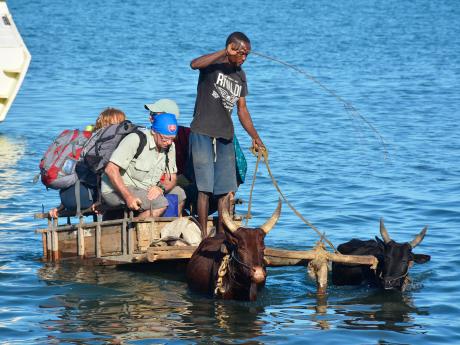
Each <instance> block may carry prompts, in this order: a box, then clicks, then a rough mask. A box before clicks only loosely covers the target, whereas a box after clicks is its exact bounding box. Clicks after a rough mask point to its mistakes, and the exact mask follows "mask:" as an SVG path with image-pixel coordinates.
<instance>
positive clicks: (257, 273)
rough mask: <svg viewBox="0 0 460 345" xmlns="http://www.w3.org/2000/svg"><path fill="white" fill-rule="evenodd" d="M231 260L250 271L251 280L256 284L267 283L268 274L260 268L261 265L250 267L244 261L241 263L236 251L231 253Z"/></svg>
mask: <svg viewBox="0 0 460 345" xmlns="http://www.w3.org/2000/svg"><path fill="white" fill-rule="evenodd" d="M230 260H233V261H235V262H236V263H237V264H238V265H240V266H242V267H244V268H246V269H247V270H248V271H249V274H250V277H251V280H252V281H253V282H254V283H256V284H261V283H263V282H265V279H266V278H267V273H266V272H265V269H264V268H263V267H262V266H260V265H257V266H250V265H248V264H246V263H244V262H243V261H241V260H240V259H239V258H238V254H237V253H236V250H232V252H231V253H230Z"/></svg>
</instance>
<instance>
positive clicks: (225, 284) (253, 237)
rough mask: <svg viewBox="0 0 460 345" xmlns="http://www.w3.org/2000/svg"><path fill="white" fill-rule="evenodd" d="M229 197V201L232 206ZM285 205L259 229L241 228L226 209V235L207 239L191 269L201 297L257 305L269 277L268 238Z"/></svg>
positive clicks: (190, 282) (193, 285)
mask: <svg viewBox="0 0 460 345" xmlns="http://www.w3.org/2000/svg"><path fill="white" fill-rule="evenodd" d="M228 200H229V196H227V197H226V203H227V205H228ZM280 213H281V201H278V207H277V208H276V210H275V212H274V213H273V215H272V216H271V218H270V219H269V220H268V221H267V222H266V223H265V224H264V225H262V226H261V227H259V228H243V227H238V226H237V225H236V224H235V223H234V222H233V221H232V219H231V217H230V214H229V212H228V207H224V212H223V221H224V224H225V228H226V229H225V232H224V234H217V235H216V236H214V237H208V238H206V239H204V240H203V241H202V242H201V243H200V245H199V246H198V248H197V249H196V250H195V252H194V253H193V255H192V257H191V259H190V261H189V263H188V265H187V283H188V285H189V287H190V288H191V289H192V290H194V291H196V292H200V293H205V294H208V295H213V296H216V297H220V298H223V299H237V300H249V301H255V300H256V299H257V290H258V288H260V287H262V286H263V285H264V284H265V279H266V276H267V273H266V270H265V262H264V250H265V244H264V238H265V235H266V234H268V232H269V231H270V230H271V229H272V228H273V226H274V225H275V223H276V222H277V221H278V219H279V216H280Z"/></svg>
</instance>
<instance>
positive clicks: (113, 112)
mask: <svg viewBox="0 0 460 345" xmlns="http://www.w3.org/2000/svg"><path fill="white" fill-rule="evenodd" d="M124 120H126V115H125V113H124V112H123V111H121V110H120V109H117V108H111V107H108V108H105V109H104V110H103V111H102V112H101V113H100V114H99V116H98V117H97V119H96V124H95V126H94V131H96V130H98V129H101V128H104V127H107V126H110V125H116V124H118V123H121V122H123V121H124ZM77 169H78V168H77ZM83 170H84V171H83V172H82V173H83V174H84V175H85V176H80V172H79V171H78V170H77V174H79V178H80V179H82V180H83V181H81V182H80V193H79V194H80V209H82V210H84V209H87V208H89V207H91V206H92V205H93V202H94V201H96V200H97V195H96V193H97V188H96V187H97V186H96V181H97V178H96V176H95V175H94V174H93V173H91V171H90V170H89V169H83ZM75 187H76V185H73V186H70V187H68V188H65V189H61V190H59V197H60V199H61V204H60V205H59V206H58V207H55V208H53V209H51V210H50V211H49V215H50V217H52V218H57V217H58V215H59V212H60V211H63V210H68V211H75V210H76V209H77V198H76V192H75Z"/></svg>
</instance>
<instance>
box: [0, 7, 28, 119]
mask: <svg viewBox="0 0 460 345" xmlns="http://www.w3.org/2000/svg"><path fill="white" fill-rule="evenodd" d="M30 59H31V56H30V53H29V51H28V50H27V47H26V45H25V44H24V41H23V40H22V37H21V35H20V34H19V31H18V30H17V28H16V25H15V24H14V21H13V18H12V17H11V14H10V12H9V11H8V7H7V6H6V2H4V1H2V0H0V122H1V121H3V120H4V119H5V117H6V114H7V113H8V110H9V109H10V107H11V104H12V103H13V101H14V99H15V97H16V94H17V93H18V91H19V88H20V87H21V84H22V81H23V80H24V77H25V75H26V73H27V69H28V68H29V64H30Z"/></svg>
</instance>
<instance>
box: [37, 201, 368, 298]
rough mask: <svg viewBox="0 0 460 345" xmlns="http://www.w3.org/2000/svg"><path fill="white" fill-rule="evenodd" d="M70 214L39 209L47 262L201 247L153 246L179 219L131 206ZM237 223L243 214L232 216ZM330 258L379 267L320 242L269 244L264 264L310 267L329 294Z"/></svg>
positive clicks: (166, 257) (121, 261) (154, 258)
mask: <svg viewBox="0 0 460 345" xmlns="http://www.w3.org/2000/svg"><path fill="white" fill-rule="evenodd" d="M85 216H92V217H93V221H92V222H85ZM63 217H65V218H67V222H66V224H62V225H59V224H58V221H59V219H52V218H50V216H49V214H48V213H36V214H35V218H36V219H47V220H48V227H47V228H45V229H38V230H36V233H38V234H40V235H41V236H42V244H43V257H42V259H43V261H49V262H64V261H73V262H77V263H79V264H83V265H126V264H136V263H152V264H154V263H158V262H165V263H168V262H170V263H171V264H173V263H175V262H178V260H185V261H187V260H188V259H190V257H191V256H192V254H193V252H194V251H195V249H196V248H197V246H191V245H166V243H163V245H161V246H158V245H152V243H158V241H159V240H160V233H161V229H162V228H163V227H165V226H166V225H168V224H170V223H171V222H172V221H174V220H177V219H178V218H177V217H151V218H143V219H139V218H136V217H133V213H132V212H129V211H128V210H124V211H123V218H121V219H114V220H102V217H101V216H100V215H99V216H98V215H96V214H93V213H91V212H84V213H83V215H82V216H80V217H77V218H76V219H78V222H76V223H73V224H72V223H71V219H75V218H74V215H72V214H70V213H65V212H64V213H62V212H61V213H60V214H59V218H61V219H62V218H63ZM232 217H233V220H234V221H235V223H237V224H241V221H242V217H241V216H239V215H236V214H233V215H232ZM216 223H217V217H209V218H208V228H210V227H212V226H215V225H216ZM330 261H335V262H342V263H350V264H361V265H371V266H372V267H376V266H377V259H376V258H375V257H374V256H364V255H363V256H357V255H342V254H340V253H331V252H328V251H327V250H326V247H325V245H324V243H323V242H321V241H320V242H317V243H316V245H315V246H314V248H313V249H312V250H286V249H278V248H270V247H267V248H266V249H265V262H266V266H268V267H277V266H307V267H308V272H309V274H310V276H311V277H312V279H314V280H316V282H317V288H318V294H325V293H326V288H327V280H328V279H327V274H328V270H329V266H330V265H329V264H330Z"/></svg>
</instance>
